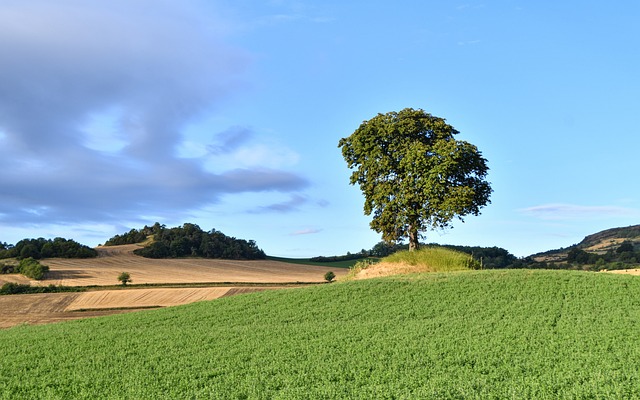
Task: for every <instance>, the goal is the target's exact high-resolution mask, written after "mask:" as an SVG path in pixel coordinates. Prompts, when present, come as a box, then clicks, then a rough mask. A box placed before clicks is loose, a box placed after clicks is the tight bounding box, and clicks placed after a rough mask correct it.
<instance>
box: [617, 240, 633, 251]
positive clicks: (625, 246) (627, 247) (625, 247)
mask: <svg viewBox="0 0 640 400" xmlns="http://www.w3.org/2000/svg"><path fill="white" fill-rule="evenodd" d="M633 250H634V247H633V242H630V241H628V240H625V241H624V242H622V244H621V245H620V247H618V248H617V249H616V253H625V252H631V251H633Z"/></svg>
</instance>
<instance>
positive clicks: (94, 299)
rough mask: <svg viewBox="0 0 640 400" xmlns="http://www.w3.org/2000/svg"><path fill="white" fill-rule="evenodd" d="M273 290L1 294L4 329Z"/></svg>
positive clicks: (134, 290)
mask: <svg viewBox="0 0 640 400" xmlns="http://www.w3.org/2000/svg"><path fill="white" fill-rule="evenodd" d="M271 289H280V288H279V287H277V286H270V287H211V288H156V289H122V290H97V291H90V292H82V293H38V294H20V295H10V296H0V329H2V328H9V327H12V326H15V325H20V324H30V325H31V324H46V323H51V322H60V321H67V320H72V319H80V318H88V317H98V316H102V315H111V314H119V313H123V312H131V311H139V310H142V309H147V308H154V307H168V306H176V305H181V304H187V303H194V302H196V301H203V300H214V299H217V298H220V297H226V296H233V295H236V294H244V293H251V292H257V291H261V290H271Z"/></svg>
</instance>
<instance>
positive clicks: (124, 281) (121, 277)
mask: <svg viewBox="0 0 640 400" xmlns="http://www.w3.org/2000/svg"><path fill="white" fill-rule="evenodd" d="M118 280H119V281H120V282H122V286H127V283H129V282H132V280H131V275H130V274H129V273H128V272H122V273H121V274H120V275H118Z"/></svg>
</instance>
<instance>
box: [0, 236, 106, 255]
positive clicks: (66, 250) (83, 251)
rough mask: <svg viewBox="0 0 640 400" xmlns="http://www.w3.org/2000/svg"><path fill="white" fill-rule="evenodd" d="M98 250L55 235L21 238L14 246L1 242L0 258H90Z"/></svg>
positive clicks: (96, 253)
mask: <svg viewBox="0 0 640 400" xmlns="http://www.w3.org/2000/svg"><path fill="white" fill-rule="evenodd" d="M97 255H98V252H97V251H96V250H95V249H92V248H91V247H89V246H85V245H83V244H80V243H78V242H76V241H74V240H71V239H64V238H61V237H57V238H55V239H53V240H51V239H44V238H38V239H23V240H21V241H19V242H18V243H16V245H15V246H11V245H8V244H6V243H3V245H2V246H0V258H16V257H17V258H34V259H36V260H39V259H41V258H52V257H60V258H91V257H97Z"/></svg>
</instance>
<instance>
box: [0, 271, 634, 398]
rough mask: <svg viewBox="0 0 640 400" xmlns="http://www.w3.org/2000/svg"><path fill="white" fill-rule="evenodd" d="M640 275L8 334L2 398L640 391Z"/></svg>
mask: <svg viewBox="0 0 640 400" xmlns="http://www.w3.org/2000/svg"><path fill="white" fill-rule="evenodd" d="M638 321H640V280H639V279H638V278H636V277H631V276H620V275H610V274H595V273H586V272H574V271H528V270H508V271H496V270H492V271H470V272H468V273H463V274H460V273H429V274H421V275H411V276H396V277H389V278H381V279H370V280H363V281H351V282H344V283H337V284H331V285H322V286H316V287H311V288H304V289H291V290H282V291H274V292H261V293H256V294H251V295H241V296H237V297H230V298H224V299H221V300H215V301H211V302H202V303H196V304H191V305H188V306H182V307H175V308H168V309H162V310H157V311H144V312H140V313H135V314H124V315H117V316H112V317H107V318H96V319H88V320H82V321H74V322H68V323H61V324H53V325H45V326H31V327H30V326H21V327H16V328H12V329H8V330H4V331H0V343H2V344H3V356H2V362H1V363H0V398H2V399H17V398H20V399H29V398H74V399H76V398H87V399H89V398H90V399H95V398H220V399H222V398H224V399H247V398H251V399H270V398H280V399H295V398H314V399H315V398H326V399H329V398H331V399H333V398H350V399H372V398H483V399H484V398H639V397H640V372H639V371H638V369H637V365H639V364H640V344H639V343H638V341H637V340H635V337H634V336H635V334H636V333H637V324H638Z"/></svg>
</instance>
